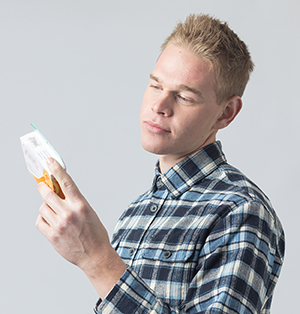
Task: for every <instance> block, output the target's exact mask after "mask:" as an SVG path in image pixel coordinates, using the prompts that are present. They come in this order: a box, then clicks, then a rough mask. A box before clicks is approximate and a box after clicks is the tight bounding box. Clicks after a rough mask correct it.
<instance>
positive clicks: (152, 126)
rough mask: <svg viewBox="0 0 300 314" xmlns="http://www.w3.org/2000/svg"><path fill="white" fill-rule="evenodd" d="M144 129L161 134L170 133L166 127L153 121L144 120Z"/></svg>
mask: <svg viewBox="0 0 300 314" xmlns="http://www.w3.org/2000/svg"><path fill="white" fill-rule="evenodd" d="M144 125H145V127H146V129H147V130H148V131H150V132H152V133H157V134H162V133H171V131H169V130H168V129H167V128H165V127H163V126H162V125H160V124H157V123H154V122H152V121H144Z"/></svg>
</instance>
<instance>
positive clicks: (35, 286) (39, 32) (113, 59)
mask: <svg viewBox="0 0 300 314" xmlns="http://www.w3.org/2000/svg"><path fill="white" fill-rule="evenodd" d="M299 3H300V2H299V1H298V0H294V1H292V0H284V1H283V0H282V1H274V0H270V1H265V0H245V1H242V0H231V1H226V0H219V1H218V0H215V1H201V0H181V1H178V0H152V1H144V0H134V1H122V0H119V1H114V0H110V1H100V0H99V1H95V0H85V1H81V0H80V1H79V0H39V1H37V0H36V1H33V0H26V1H24V0H19V1H18V0H10V1H7V0H0V104H1V123H0V128H1V129H0V134H1V157H0V158H1V183H0V184H1V186H0V189H1V211H0V215H1V218H0V233H1V234H0V241H1V243H0V246H1V256H0V276H1V278H0V308H1V313H6V314H9V313H15V312H22V313H26V314H27V313H30V314H38V313H43V314H52V313H66V312H68V313H73V314H82V313H92V308H93V306H94V304H95V302H96V301H97V298H98V297H97V294H96V292H95V291H94V289H93V287H92V286H91V284H90V283H89V281H88V279H86V278H85V276H84V275H83V273H82V272H81V270H79V269H78V268H77V267H76V266H74V265H71V264H69V263H68V262H66V261H65V260H64V259H63V258H62V257H60V255H58V254H57V252H56V251H55V250H54V249H53V248H52V246H51V245H50V244H49V243H48V241H47V240H46V239H45V238H44V237H43V236H42V235H41V234H40V233H39V232H38V231H37V229H36V228H35V220H36V217H37V215H38V209H39V207H40V205H41V202H42V200H41V197H40V195H39V194H38V192H37V190H36V183H35V181H34V180H33V179H32V178H31V177H30V175H29V174H28V172H27V169H26V168H25V162H24V159H23V155H22V150H21V145H20V142H19V137H20V136H22V135H24V134H25V133H28V132H30V131H31V130H32V128H31V126H30V123H31V122H32V123H33V124H35V125H36V127H37V128H38V129H40V131H41V132H42V133H43V134H44V135H45V137H46V138H47V139H48V140H49V141H50V143H51V144H52V145H53V146H55V148H56V149H57V151H58V152H59V153H60V154H61V156H62V157H63V159H64V160H65V162H66V164H67V168H68V171H69V173H70V174H71V176H72V177H73V179H74V180H75V182H76V183H77V184H78V186H79V188H80V190H81V191H82V193H83V194H84V195H85V197H86V198H87V199H88V200H89V202H90V203H91V205H92V206H93V208H94V209H95V210H96V211H97V213H98V214H99V216H100V218H101V220H102V222H103V223H104V225H105V226H106V227H107V229H108V231H109V234H110V236H111V235H112V232H113V228H114V225H115V223H116V221H117V219H118V217H119V216H120V215H121V213H122V212H123V210H124V209H125V208H126V206H127V205H128V204H129V203H130V202H131V201H132V200H133V199H135V198H136V197H137V196H138V195H139V194H141V193H142V192H144V191H145V190H146V189H148V188H149V187H150V185H151V182H152V176H153V173H154V172H153V168H154V165H155V162H156V156H153V155H151V154H149V153H147V152H145V151H144V150H143V149H142V147H141V145H140V129H139V108H140V105H141V101H142V98H143V93H144V90H145V87H146V85H147V84H148V80H149V74H150V72H151V71H152V69H153V67H154V65H155V61H156V58H157V56H158V54H159V51H160V45H161V43H162V42H163V40H164V39H165V37H166V36H168V35H169V33H170V32H171V31H172V29H173V27H174V25H175V23H176V22H177V21H179V20H184V19H185V17H186V16H187V15H188V14H189V13H200V12H202V13H209V14H212V15H214V16H216V17H218V18H220V19H221V20H224V21H228V23H229V26H230V27H231V28H232V29H233V30H234V31H235V32H236V33H237V34H238V35H239V36H240V38H241V39H242V40H244V41H245V42H246V44H247V45H248V46H249V49H250V52H251V54H252V57H253V60H254V63H255V66H256V67H255V71H254V73H253V75H252V76H251V80H250V83H249V84H248V87H247V88H246V92H245V95H244V97H243V101H244V107H243V109H242V111H241V113H240V114H239V116H238V117H237V119H236V121H234V122H233V124H232V125H230V126H229V127H228V128H227V129H225V130H222V131H221V132H220V133H219V135H218V139H220V140H221V141H222V144H223V148H224V151H225V153H226V156H227V159H228V161H229V163H231V164H233V165H235V166H236V167H238V168H240V169H241V170H242V171H243V172H244V173H245V174H246V175H247V176H248V177H250V178H251V179H252V180H253V181H255V182H256V183H257V184H258V185H259V186H260V187H261V188H262V190H263V191H264V192H265V193H266V194H267V195H268V196H269V197H270V199H271V201H272V203H273V206H274V207H275V209H276V211H277V213H278V216H279V217H280V219H281V221H282V223H283V225H284V228H285V232H286V241H287V246H286V258H285V263H284V267H283V270H282V273H281V277H280V278H279V282H278V285H277V287H276V290H275V297H274V300H273V306H272V313H273V314H282V313H296V312H297V304H298V299H299V296H298V294H299V288H298V282H299V280H300V277H299V264H300V263H299V262H300V260H299V227H298V226H297V224H298V222H299V218H300V215H299V202H298V196H299V183H298V182H299V179H298V178H299V166H297V158H298V156H299V148H298V143H299V140H298V136H299V123H298V121H299V118H298V117H299V114H300V109H299V108H300V105H299V87H300V85H299V73H300V63H299V56H300V40H299V29H300V19H299V16H300V5H299Z"/></svg>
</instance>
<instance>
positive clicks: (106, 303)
mask: <svg viewBox="0 0 300 314" xmlns="http://www.w3.org/2000/svg"><path fill="white" fill-rule="evenodd" d="M112 245H113V246H114V248H115V249H116V251H117V252H118V253H119V255H120V256H121V258H122V259H123V260H124V262H125V263H126V264H127V265H128V268H127V270H126V271H125V273H124V274H123V276H122V277H121V278H120V280H119V281H118V283H117V284H116V285H115V286H114V288H113V289H112V290H111V291H110V293H109V294H108V295H107V297H106V298H105V299H104V300H103V301H102V300H99V302H98V304H97V306H96V307H95V309H94V311H95V313H128V314H133V313H164V314H165V313H189V314H192V313H239V314H242V313H264V314H266V313H270V305H271V300H272V295H273V291H274V287H275V284H276V282H277V279H278V276H279V273H280V269H281V265H282V262H283V255H284V233H283V230H282V226H281V224H280V222H279V220H278V218H277V216H276V214H275V212H274V210H273V209H272V206H271V204H270V202H269V200H268V198H267V197H266V196H265V195H264V194H263V193H262V191H261V190H259V188H258V187H257V186H256V185H255V184H253V183H252V182H251V181H250V180H249V179H247V178H246V177H245V176H244V175H243V174H242V173H241V172H240V171H238V170H237V169H235V168H233V167H232V166H230V165H229V164H227V162H226V159H225V156H224V154H223V153H222V150H221V144H220V142H215V143H213V144H211V145H208V146H206V147H205V148H203V149H202V150H200V151H199V152H197V153H195V154H193V155H191V156H189V157H187V158H185V159H184V160H182V161H181V162H179V163H178V164H176V165H175V166H174V167H173V168H171V169H169V170H168V171H167V172H166V173H165V174H163V175H161V174H160V173H159V169H158V167H157V168H156V173H155V178H154V181H153V185H152V188H151V189H150V190H149V191H148V192H147V193H145V194H143V195H141V196H140V197H139V198H138V199H137V200H135V201H134V202H133V203H132V204H131V205H130V206H129V207H128V209H127V210H126V211H125V212H124V214H123V215H122V216H121V218H120V220H119V222H118V224H117V226H116V230H115V233H114V236H113V240H112Z"/></svg>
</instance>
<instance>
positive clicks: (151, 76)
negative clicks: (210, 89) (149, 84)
mask: <svg viewBox="0 0 300 314" xmlns="http://www.w3.org/2000/svg"><path fill="white" fill-rule="evenodd" d="M150 79H151V80H153V81H155V82H157V83H161V80H160V79H159V78H158V77H157V76H155V75H153V74H152V73H151V74H150ZM177 89H178V90H179V91H187V92H191V93H194V94H196V95H197V96H199V97H201V98H204V97H203V95H202V93H201V92H200V91H199V90H198V89H196V88H193V87H189V86H187V85H184V84H182V85H179V86H178V87H177Z"/></svg>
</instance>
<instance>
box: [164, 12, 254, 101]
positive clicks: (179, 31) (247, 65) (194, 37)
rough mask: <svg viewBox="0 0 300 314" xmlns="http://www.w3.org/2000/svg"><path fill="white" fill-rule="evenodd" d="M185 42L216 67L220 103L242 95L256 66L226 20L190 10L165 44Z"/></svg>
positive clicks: (185, 44)
mask: <svg viewBox="0 0 300 314" xmlns="http://www.w3.org/2000/svg"><path fill="white" fill-rule="evenodd" d="M169 44H175V45H178V46H182V47H184V48H186V49H188V50H190V51H192V52H193V53H195V54H196V55H197V56H199V57H201V58H204V59H206V60H208V61H209V62H210V63H211V65H212V66H213V68H214V71H215V78H216V95H217V101H218V103H221V102H223V101H226V100H228V99H229V98H231V97H232V96H240V97H242V95H243V93H244V90H245V88H246V85H247V83H248V80H249V77H250V73H251V72H252V71H253V69H254V64H253V62H252V61H251V57H250V53H249V51H248V48H247V46H246V45H245V43H244V42H243V41H241V40H240V39H239V37H238V36H237V35H236V34H235V33H234V32H233V31H232V30H231V29H230V28H229V26H228V25H227V23H223V22H221V21H220V20H218V19H216V18H213V17H211V16H209V15H205V14H199V15H195V14H191V15H189V16H188V17H187V18H186V20H185V22H184V23H182V22H179V23H178V24H177V25H176V27H175V28H174V30H173V32H172V33H171V35H170V36H169V37H168V38H167V39H166V40H165V42H164V43H163V44H162V47H161V48H162V51H163V50H164V49H165V48H166V47H167V46H168V45H169Z"/></svg>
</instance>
